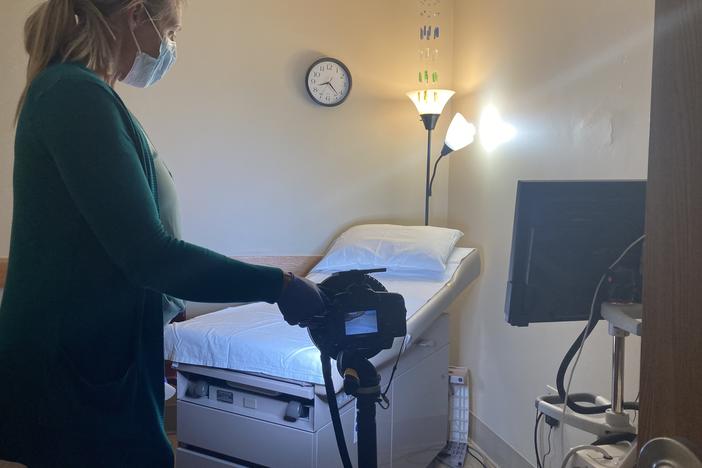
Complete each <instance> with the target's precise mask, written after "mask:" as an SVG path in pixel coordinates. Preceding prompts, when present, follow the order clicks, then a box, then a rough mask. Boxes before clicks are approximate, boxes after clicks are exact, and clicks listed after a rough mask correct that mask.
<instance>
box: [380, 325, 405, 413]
mask: <svg viewBox="0 0 702 468" xmlns="http://www.w3.org/2000/svg"><path fill="white" fill-rule="evenodd" d="M406 341H407V335H405V336H404V337H403V338H402V344H401V345H400V351H399V352H398V353H397V359H395V365H394V366H392V372H390V379H389V380H388V384H387V385H386V386H385V391H384V392H383V393H381V394H380V397H381V398H382V400H383V401H384V402H385V403H386V404H387V403H388V402H389V401H390V400H388V397H387V394H388V391H389V390H390V385H391V384H392V379H393V378H394V377H395V371H396V370H397V365H398V364H399V363H400V356H402V351H403V350H404V349H405V342H406ZM380 407H381V408H383V409H388V408H389V407H390V406H389V405H388V406H383V404H381V405H380Z"/></svg>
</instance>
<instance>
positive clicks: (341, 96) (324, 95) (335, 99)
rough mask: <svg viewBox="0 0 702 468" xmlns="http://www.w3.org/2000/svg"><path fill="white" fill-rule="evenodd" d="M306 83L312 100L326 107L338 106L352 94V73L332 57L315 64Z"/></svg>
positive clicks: (308, 72) (310, 69) (308, 73)
mask: <svg viewBox="0 0 702 468" xmlns="http://www.w3.org/2000/svg"><path fill="white" fill-rule="evenodd" d="M305 81H306V85H307V93H308V94H309V95H310V97H311V98H312V100H313V101H314V102H316V103H317V104H319V105H322V106H326V107H334V106H338V105H339V104H341V103H342V102H344V101H345V100H346V98H347V97H349V93H350V92H351V83H352V81H351V72H349V69H348V67H347V66H346V65H344V64H343V63H342V62H341V61H340V60H337V59H333V58H330V57H324V58H321V59H319V60H317V61H316V62H314V63H313V64H312V66H310V68H309V69H308V70H307V76H306V80H305Z"/></svg>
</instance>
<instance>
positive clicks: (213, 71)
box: [0, 0, 453, 256]
mask: <svg viewBox="0 0 702 468" xmlns="http://www.w3.org/2000/svg"><path fill="white" fill-rule="evenodd" d="M36 3H37V2H36V1H35V0H3V13H2V15H0V38H1V39H2V40H3V41H2V44H4V46H3V47H2V48H0V70H1V76H0V80H1V81H0V190H1V192H0V193H1V195H2V198H1V199H0V256H4V255H6V254H7V249H8V245H9V230H10V227H9V226H10V219H11V174H10V172H11V171H10V168H11V161H12V139H13V138H12V122H11V120H12V115H13V113H14V106H15V102H16V99H17V96H18V95H19V93H20V90H21V87H22V82H23V75H24V64H25V57H24V54H23V50H22V46H21V39H20V38H21V28H22V24H23V21H24V18H25V17H26V15H27V12H28V11H29V10H30V8H31V7H32V6H33V5H35V4H36ZM452 6H453V1H452V0H451V1H448V2H444V7H443V8H444V15H445V16H444V17H445V18H446V20H445V25H444V31H443V35H442V44H441V49H442V63H441V69H440V72H441V76H442V77H443V78H444V79H445V80H450V77H451V76H452V71H451V63H452V61H451V57H452V51H451V47H452V45H453V40H452V31H451V21H450V18H451V13H452V11H451V10H452ZM417 12H418V10H417V7H416V5H415V3H414V2H410V1H407V0H383V1H376V0H356V1H353V2H348V1H344V0H304V1H294V2H290V1H284V0H256V1H249V2H243V1H233V0H207V1H201V0H197V1H190V2H188V6H187V7H186V11H185V18H184V30H183V32H182V33H181V34H179V35H178V64H177V65H176V67H175V68H174V70H173V71H172V72H171V74H169V76H168V77H167V78H166V79H165V80H164V81H163V82H162V83H159V84H158V85H157V86H155V87H153V88H151V89H148V90H135V89H128V88H126V87H124V86H121V85H120V86H118V92H119V93H120V94H122V96H123V97H124V98H125V100H126V102H127V104H128V106H129V107H130V108H131V110H132V111H133V112H134V113H135V114H136V115H137V117H138V118H139V119H140V120H141V121H142V123H143V124H144V126H145V127H146V129H147V131H148V132H149V134H150V136H151V138H152V140H153V142H154V143H155V145H156V146H157V148H158V149H159V152H160V154H161V155H162V156H163V157H164V158H165V160H166V161H167V162H168V164H169V166H170V167H171V170H172V172H173V173H174V175H175V178H176V182H177V185H178V192H179V195H180V198H181V204H182V220H183V224H184V237H185V238H186V239H188V240H191V241H194V242H196V243H200V244H202V245H205V246H207V247H210V248H214V249H217V250H219V251H221V252H223V253H226V254H239V255H246V254H263V255H266V254H274V255H277V254H316V253H321V252H323V250H324V248H325V247H326V245H327V243H328V242H329V241H330V240H331V239H332V238H333V236H335V235H336V234H337V233H338V232H339V231H340V230H342V229H343V228H345V227H347V226H349V225H351V224H355V223H358V222H362V221H373V220H382V221H396V222H403V223H421V222H422V220H423V209H424V208H423V204H424V193H423V184H424V155H423V153H424V148H425V146H426V134H425V132H424V130H423V127H422V125H421V123H419V122H418V117H417V115H416V111H415V109H414V106H413V105H412V104H411V102H410V101H409V100H408V99H407V98H406V97H405V95H404V93H405V92H406V91H409V90H411V89H414V88H415V87H416V86H417V85H416V83H415V81H416V78H415V77H416V73H417V63H418V56H417V52H416V51H417V48H416V43H417V37H416V36H417V35H416V25H417V17H418V15H417ZM324 55H329V56H333V57H337V58H339V59H341V60H342V61H344V62H345V63H346V64H347V65H348V66H349V68H350V69H351V73H352V75H353V90H352V92H351V95H350V97H349V99H348V100H347V101H346V103H344V104H343V105H342V106H341V107H338V108H334V109H326V108H322V107H320V106H316V105H314V104H312V103H311V101H310V99H309V98H308V97H307V94H306V92H305V89H304V86H303V80H304V74H305V72H306V71H307V68H308V66H309V65H310V64H311V63H312V62H313V61H314V60H315V59H316V58H318V57H320V56H324ZM443 84H444V85H446V86H450V84H451V83H450V82H449V81H444V83H443ZM448 111H449V110H447V112H448ZM447 115H448V114H447ZM449 120H450V119H449V118H448V117H445V118H443V119H442V120H441V122H440V128H439V129H438V132H437V133H439V134H441V135H443V132H444V130H445V126H446V125H447V124H448V122H449ZM436 140H440V138H437V139H436ZM440 144H441V142H440V141H437V142H436V150H437V151H438V150H439V149H440ZM448 169H449V167H448V165H445V167H443V168H442V171H441V174H440V176H439V177H440V179H439V180H438V181H437V191H436V192H435V193H436V196H435V197H434V201H433V214H434V215H435V217H434V218H433V221H434V222H435V223H436V224H443V223H444V222H445V219H446V211H447V206H448V203H447V191H448Z"/></svg>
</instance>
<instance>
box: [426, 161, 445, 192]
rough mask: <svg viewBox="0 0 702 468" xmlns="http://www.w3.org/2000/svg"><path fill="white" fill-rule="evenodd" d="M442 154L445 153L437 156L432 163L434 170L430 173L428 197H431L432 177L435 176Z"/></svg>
mask: <svg viewBox="0 0 702 468" xmlns="http://www.w3.org/2000/svg"><path fill="white" fill-rule="evenodd" d="M444 156H446V155H445V154H442V155H441V156H439V157H438V159H437V160H436V162H435V163H434V171H433V173H432V175H431V182H429V196H430V197H431V189H432V186H433V185H434V177H436V168H437V166H438V165H439V161H441V159H443V157H444Z"/></svg>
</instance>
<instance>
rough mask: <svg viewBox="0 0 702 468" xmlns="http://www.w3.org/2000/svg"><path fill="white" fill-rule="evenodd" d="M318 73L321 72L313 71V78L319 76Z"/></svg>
mask: <svg viewBox="0 0 702 468" xmlns="http://www.w3.org/2000/svg"><path fill="white" fill-rule="evenodd" d="M320 75H321V73H319V72H314V74H313V76H314V77H315V78H319V77H320Z"/></svg>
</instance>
